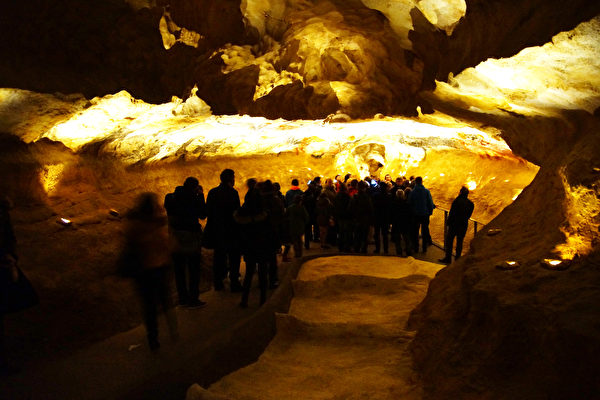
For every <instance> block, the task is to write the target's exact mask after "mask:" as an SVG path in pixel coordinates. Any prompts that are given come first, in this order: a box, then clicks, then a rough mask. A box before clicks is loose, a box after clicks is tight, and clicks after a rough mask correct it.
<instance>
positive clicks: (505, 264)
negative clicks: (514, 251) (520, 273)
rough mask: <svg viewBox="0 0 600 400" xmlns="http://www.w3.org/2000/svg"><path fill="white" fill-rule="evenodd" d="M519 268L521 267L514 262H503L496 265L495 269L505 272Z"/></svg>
mask: <svg viewBox="0 0 600 400" xmlns="http://www.w3.org/2000/svg"><path fill="white" fill-rule="evenodd" d="M520 266H521V263H519V262H518V261H516V260H505V261H502V262H501V263H499V264H496V268H498V269H501V270H505V271H508V270H513V269H517V268H519V267H520Z"/></svg>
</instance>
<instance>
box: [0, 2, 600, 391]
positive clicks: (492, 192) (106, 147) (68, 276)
mask: <svg viewBox="0 0 600 400" xmlns="http://www.w3.org/2000/svg"><path fill="white" fill-rule="evenodd" d="M80 3H81V2H75V1H67V2H60V4H58V5H54V4H53V6H52V7H47V6H46V5H45V2H44V1H42V0H36V1H31V2H22V3H19V4H18V5H17V4H15V5H14V6H11V7H9V8H8V9H7V10H3V11H5V12H3V13H2V15H1V16H0V18H2V21H1V22H2V24H0V27H2V34H3V35H2V36H3V38H5V39H4V40H3V42H2V43H1V44H0V46H1V47H0V50H1V51H2V54H3V55H6V56H5V57H2V59H1V60H0V86H2V87H17V88H21V89H1V90H0V128H1V129H0V131H3V132H4V133H5V134H3V135H1V137H0V139H1V143H0V145H1V146H0V167H1V170H2V178H3V179H1V180H0V190H2V191H5V192H7V193H9V194H10V195H12V196H13V197H14V198H15V199H16V200H17V203H18V204H24V206H20V207H18V208H17V209H16V210H15V221H16V225H17V226H16V228H17V233H18V235H19V237H20V238H21V244H22V245H23V246H25V247H26V248H30V249H40V248H43V249H44V252H43V253H42V252H41V251H29V252H24V253H23V254H22V258H21V260H20V262H21V263H22V264H21V265H22V266H23V268H24V269H25V270H27V271H28V272H30V274H31V276H32V279H33V280H34V283H36V284H37V285H38V287H40V291H41V292H42V294H44V295H49V296H50V297H52V295H54V298H53V301H54V302H55V303H52V302H50V305H51V306H52V305H53V304H56V305H57V306H61V305H63V306H64V304H65V303H73V302H74V300H79V299H81V298H82V297H83V298H84V299H82V300H79V301H80V303H79V302H78V305H79V306H81V309H89V308H91V307H93V306H95V305H97V304H108V305H107V306H106V309H107V312H109V313H110V312H111V307H112V310H113V311H114V310H119V311H118V312H115V313H114V314H113V315H114V316H115V318H114V321H115V325H116V326H117V325H118V326H119V327H120V328H115V329H122V327H123V326H124V325H126V320H127V318H126V317H124V316H123V314H124V313H127V312H133V311H131V310H128V311H123V310H120V309H119V305H120V304H122V303H123V301H122V300H123V299H122V298H115V296H114V294H112V293H111V292H112V291H113V290H112V289H113V288H115V287H116V288H118V289H122V286H119V285H120V284H119V283H118V282H115V279H114V277H112V275H111V274H112V270H111V268H112V264H111V263H112V262H114V258H115V254H116V253H117V251H118V243H117V241H116V240H115V238H116V237H118V235H119V232H120V229H121V228H120V224H119V222H118V221H116V220H111V219H108V217H107V214H108V210H109V209H111V208H116V209H118V210H121V211H122V210H125V209H126V208H127V207H128V206H129V205H130V204H131V201H132V199H133V197H134V196H135V194H137V193H138V192H140V191H145V190H151V191H155V192H158V193H159V194H160V195H162V194H164V193H167V192H168V191H171V190H172V188H173V187H174V186H175V185H176V184H180V183H181V181H182V180H183V179H184V178H185V176H188V175H195V176H198V177H199V178H200V180H201V183H202V184H203V186H204V187H205V188H210V187H212V186H214V185H216V183H217V176H218V173H219V172H220V171H221V170H222V169H223V168H226V167H231V166H233V167H234V168H235V169H236V172H237V178H238V182H243V181H244V180H245V179H247V178H250V177H259V178H271V179H273V180H276V181H280V182H281V183H282V185H283V187H284V189H285V186H286V184H287V183H288V182H289V180H290V179H291V178H292V177H299V178H301V179H302V180H303V182H306V181H307V180H308V179H311V178H312V177H314V176H315V175H323V176H328V177H329V176H331V177H332V176H334V175H335V174H336V173H340V172H352V173H353V174H354V175H356V176H360V177H361V176H363V175H365V174H367V173H369V174H374V175H382V174H385V173H391V174H392V175H400V174H406V175H408V176H410V175H419V174H422V175H426V176H425V183H426V186H428V187H429V188H431V190H432V193H433V196H434V199H435V201H436V204H438V205H439V206H445V207H446V208H447V207H448V206H449V204H450V201H451V200H452V199H453V198H454V196H455V195H456V192H457V190H458V188H459V186H460V185H462V184H469V185H473V186H474V187H475V188H476V189H475V190H473V191H472V194H471V198H472V199H473V200H474V201H475V203H476V208H475V218H477V219H479V220H480V221H482V222H484V223H488V225H487V226H486V229H487V228H500V229H502V233H500V234H498V235H496V236H486V234H485V230H484V231H483V232H481V233H480V234H479V235H478V236H477V237H476V238H475V239H474V241H473V243H472V248H471V252H470V253H469V254H468V255H466V256H465V257H464V258H463V259H462V260H461V261H459V262H456V263H454V264H452V265H450V266H449V267H447V268H445V269H444V270H442V272H440V273H439V274H438V276H437V277H436V278H435V279H434V280H433V281H432V284H431V287H430V289H429V292H428V295H427V296H426V298H425V300H424V302H423V303H422V304H421V305H419V306H418V307H417V309H416V310H415V311H414V312H413V314H412V317H411V319H410V324H409V326H410V329H413V330H416V332H417V333H416V336H415V339H414V341H413V342H411V344H410V349H411V352H412V354H413V356H414V361H415V363H416V364H415V365H416V368H417V370H418V372H419V373H421V374H422V378H423V380H422V383H423V393H424V396H425V397H426V398H427V397H429V398H442V399H445V398H466V399H468V398H473V399H479V398H547V397H549V396H556V397H557V398H596V397H598V392H599V391H600V389H599V388H598V381H597V376H598V375H599V372H598V371H600V366H599V364H598V363H599V361H598V360H600V345H599V343H600V339H599V338H600V332H599V328H598V327H599V326H600V321H599V318H600V317H599V315H598V313H597V312H596V309H597V304H600V289H599V287H600V278H599V275H598V270H597V265H598V263H599V262H600V261H599V259H598V257H599V256H598V254H599V252H598V246H599V244H598V243H600V233H599V230H598V228H599V225H600V217H599V215H600V200H599V198H600V194H599V193H600V192H599V190H600V189H599V179H600V175H599V168H600V158H599V157H600V140H599V136H598V132H599V131H600V126H599V122H598V112H599V111H598V107H599V106H600V90H599V86H600V65H599V64H598V60H599V59H600V58H599V57H598V54H599V53H600V52H599V47H598V43H600V28H599V20H598V17H596V18H593V17H594V16H595V15H597V13H598V12H600V3H598V2H594V1H584V0H581V1H574V2H568V3H567V2H564V1H555V0H552V1H534V0H530V1H524V2H520V3H519V4H515V3H514V2H507V1H491V2H490V1H477V0H471V1H466V2H465V3H464V5H463V3H462V2H459V1H447V2H441V3H440V2H431V1H420V2H413V1H408V0H407V1H398V2H393V3H389V2H380V1H377V0H369V1H367V0H364V1H358V0H357V1H316V2H305V1H302V2H300V1H298V2H296V1H287V2H285V4H284V2H283V1H277V0H270V1H250V0H247V1H242V2H234V1H220V2H217V1H209V0H206V1H202V2H186V1H170V2H166V1H159V2H157V3H160V4H159V5H160V6H162V5H164V4H166V3H170V6H171V7H170V15H171V18H172V22H173V24H174V25H173V24H172V25H171V26H170V27H169V26H167V30H166V31H165V30H164V29H163V32H162V33H163V35H162V36H161V32H160V31H159V26H160V21H161V18H163V17H164V16H165V13H164V11H163V10H162V8H160V7H156V8H154V7H153V8H145V7H143V6H144V4H145V3H144V2H143V1H136V2H135V3H136V4H135V8H136V9H137V11H135V12H134V11H132V10H131V9H129V8H127V7H125V6H124V5H119V4H118V3H117V2H101V3H100V4H91V3H90V4H89V5H88V4H87V3H85V4H84V3H81V4H80ZM146 4H147V5H149V6H154V4H155V3H154V2H147V3H146ZM140 7H141V8H140ZM205 11H206V12H205ZM85 15H94V16H95V17H96V16H97V17H98V18H94V19H93V21H92V22H90V20H92V18H88V19H86V21H88V22H89V24H82V23H81V20H82V18H83V16H85ZM165 18H166V17H165ZM242 18H246V21H245V24H244V23H243V19H242ZM590 18H593V19H591V20H590ZM25 21H27V22H28V23H25ZM585 21H587V22H585ZM577 24H579V25H577ZM163 25H164V24H163ZM167 25H168V24H167ZM184 28H185V29H186V31H184V30H183V29H184ZM167 32H168V34H167ZM185 32H188V33H185ZM559 32H562V33H559ZM194 34H197V35H200V36H201V37H202V38H201V39H197V38H198V37H200V36H194ZM165 35H166V36H167V39H169V40H170V41H167V42H166V43H167V44H168V46H167V47H169V46H170V47H169V50H166V49H165V42H164V40H165ZM169 35H172V37H171V36H169ZM182 35H183V36H182ZM553 35H555V36H554V37H553ZM190 38H192V39H193V38H196V39H194V40H196V41H195V42H194V41H193V40H191V39H190ZM172 39H174V41H173V40H172ZM550 41H551V42H550ZM192 42H193V43H195V44H196V46H193V45H191V43H192ZM535 46H538V47H535ZM489 57H509V58H505V59H500V58H497V59H489V60H488V58H489ZM40 59H41V60H44V61H43V62H40ZM486 60H487V61H486ZM483 61H485V62H483ZM449 73H453V74H454V75H449ZM434 79H437V80H438V81H437V82H436V81H435V80H434ZM195 85H197V88H198V89H197V91H195V90H194V89H193V88H194V86H195ZM434 85H435V86H436V88H435V90H433V87H434ZM123 88H126V89H127V92H126V91H122V89H123ZM22 89H33V90H36V91H41V92H48V93H53V92H56V91H61V92H64V93H79V92H81V93H84V95H73V94H69V95H60V94H56V95H50V94H39V93H35V92H27V91H24V90H22ZM427 89H432V91H427ZM192 92H195V95H193V96H191V97H190V96H189V94H190V93H192ZM129 93H131V95H130V94H129ZM174 95H176V96H178V97H181V98H185V99H187V100H186V101H185V102H184V101H183V100H179V99H175V100H174V101H172V102H169V100H170V99H171V98H172V96H174ZM94 96H98V97H97V98H93V97H94ZM92 98H93V99H92ZM90 99H91V100H90ZM140 99H144V101H142V100H140ZM152 103H155V104H152ZM417 106H420V107H421V108H420V112H419V110H418V109H417ZM433 110H435V112H434V113H430V112H432V111H433ZM338 111H340V113H337V112H338ZM238 113H241V114H248V115H254V116H255V117H248V116H246V115H245V116H241V117H240V116H234V115H235V114H238ZM334 113H335V114H334ZM377 113H381V114H385V115H377V116H376V114H377ZM423 113H424V114H423ZM224 114H229V115H224ZM400 114H402V115H406V116H409V117H398V115H400ZM375 116H376V117H375ZM264 117H267V118H271V119H265V118H264ZM279 117H285V118H286V119H285V120H284V119H276V118H279ZM326 117H327V118H326ZM359 117H361V118H365V119H356V118H359ZM371 117H373V118H371ZM311 119H312V120H311ZM340 120H341V121H350V122H347V123H341V122H339V121H340ZM534 164H535V165H534ZM538 168H539V171H538ZM534 176H535V179H534ZM532 179H533V181H532ZM238 186H239V183H238ZM242 194H243V192H242ZM513 200H514V202H513ZM63 215H64V216H66V217H69V218H71V219H73V221H74V223H73V227H74V228H75V229H74V230H64V229H63V228H62V227H61V226H59V225H57V224H56V222H55V220H56V219H57V218H58V217H60V216H63ZM436 215H437V216H436ZM436 218H437V222H436V221H435V219H436ZM439 218H440V214H439V213H437V212H436V214H434V221H433V222H432V227H433V228H434V230H435V231H437V232H439V230H440V229H439V227H440V222H439ZM438 235H439V233H438ZM436 239H438V240H439V238H436ZM91 247H94V248H95V249H97V251H96V252H95V253H94V254H91V255H90V254H89V249H90V248H91ZM66 253H68V254H69V255H70V256H71V257H67V259H66V260H65V257H64V254H66ZM557 257H558V258H565V259H572V263H571V266H570V268H569V269H568V270H566V271H549V270H547V269H543V268H542V267H541V266H540V264H539V261H540V260H541V259H543V258H557ZM507 259H513V260H517V261H519V263H520V265H521V267H520V268H518V269H516V270H512V271H500V270H498V269H496V268H495V265H496V264H498V263H500V262H503V261H505V260H507ZM82 265H85V266H86V267H87V266H93V267H90V268H83V269H85V272H84V273H83V275H84V276H85V279H82ZM82 281H85V282H88V281H89V282H94V284H93V285H92V288H91V290H90V289H89V288H85V287H82V286H81V282H82ZM65 288H68V289H65ZM86 289H87V293H92V296H91V299H92V300H90V296H87V297H86V296H81V295H80V294H81V293H82V292H86ZM118 291H119V296H121V295H123V296H124V297H126V294H125V291H124V290H118ZM56 293H60V296H57V295H56ZM63 296H64V297H63ZM94 298H95V299H99V300H98V301H96V303H94V301H93V299H94ZM107 298H108V299H109V301H105V299H107ZM354 300H356V302H357V303H360V302H361V301H362V300H361V298H360V296H358V297H355V298H354ZM307 301H308V303H310V300H307ZM336 301H337V300H336V299H335V298H334V299H333V300H332V307H335V304H339V303H336ZM308 303H306V304H308ZM111 304H112V306H111ZM50 308H51V307H50ZM45 310H48V308H46V309H45ZM71 311H73V312H72V313H71V314H68V315H69V316H71V317H72V318H73V320H76V326H77V327H78V328H77V329H74V331H78V330H81V332H82V336H85V335H90V336H93V337H95V338H101V337H102V335H103V334H105V332H106V330H107V328H106V327H102V325H103V324H101V323H97V325H95V324H94V323H93V322H90V321H88V320H87V319H86V318H82V316H81V312H79V310H71ZM296 311H298V313H299V315H302V318H304V319H308V320H310V319H311V318H317V317H319V318H320V317H321V316H320V314H318V313H315V315H314V316H310V315H309V313H306V312H305V311H306V310H304V311H302V310H301V309H299V308H298V309H296ZM40 314H42V313H40ZM37 317H39V318H38V319H37V320H36V321H37V322H36V323H37V325H36V326H35V327H34V328H36V329H38V328H39V330H40V331H44V329H48V328H46V327H47V326H51V324H52V323H53V322H52V319H51V314H50V313H47V315H43V316H40V315H38V316H37ZM44 318H46V319H44ZM348 318H350V317H348ZM124 321H125V322H124ZM338 322H339V321H338ZM375 322H376V323H375ZM375 322H374V324H373V325H377V326H379V325H381V326H386V324H387V322H386V321H379V322H380V323H379V322H377V321H375ZM308 325H310V324H308ZM310 326H312V325H310ZM50 330H51V329H50ZM108 330H110V328H109V329H108ZM315 330H318V329H316V328H315ZM375 330H380V331H385V329H383V328H377V329H375ZM44 332H46V331H44ZM386 332H387V333H386V334H390V332H391V333H394V332H396V331H394V330H393V329H392V330H391V331H386ZM108 333H110V332H108ZM396 333H397V332H396ZM94 335H96V336H94ZM60 336H61V335H60V332H59V331H58V330H56V334H55V336H53V338H52V340H56V341H59V340H60ZM384 336H385V335H384ZM278 340H279V339H278ZM362 340H363V339H362V338H361V339H360V340H358V341H362ZM56 341H53V342H52V343H56ZM405 345H406V344H405V343H402V344H401V346H405ZM332 346H334V345H333V344H332ZM323 351H326V350H325V349H323ZM390 352H393V350H392V349H391V348H390Z"/></svg>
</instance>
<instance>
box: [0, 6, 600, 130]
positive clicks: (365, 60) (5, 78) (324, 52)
mask: <svg viewBox="0 0 600 400" xmlns="http://www.w3.org/2000/svg"><path fill="white" fill-rule="evenodd" d="M254 3H257V2H253V1H244V2H240V1H235V0H227V1H213V0H203V1H197V2H188V1H180V0H161V1H158V2H156V3H154V2H149V3H148V6H153V7H151V8H147V7H143V8H139V9H138V10H133V9H132V8H130V7H129V6H127V5H126V4H125V3H124V2H121V1H117V0H115V1H106V2H101V3H86V2H81V1H77V0H68V1H64V2H60V3H58V4H56V3H53V2H48V1H47V0H33V1H28V2H16V1H11V2H10V3H9V5H8V6H6V7H5V8H4V9H3V13H2V15H1V16H0V18H1V19H0V22H1V23H0V34H2V37H3V41H2V43H0V53H1V54H2V58H1V61H0V87H19V88H26V89H32V90H36V91H42V92H56V91H60V92H63V93H77V92H81V93H83V94H84V95H86V97H93V96H97V95H105V94H108V93H115V92H117V91H119V90H121V89H123V88H125V89H126V90H128V91H129V92H130V93H132V94H133V95H134V96H135V97H138V98H142V99H144V100H146V101H151V102H163V101H167V100H168V99H170V97H171V96H172V95H177V96H179V97H186V96H187V94H189V92H190V90H191V89H192V87H193V86H194V85H197V86H198V87H199V89H200V90H199V96H200V97H201V98H203V99H205V100H206V101H207V102H208V104H209V105H210V106H211V107H212V108H213V110H215V111H216V112H217V113H228V114H235V113H242V114H244V113H247V114H251V115H260V116H266V117H269V118H277V117H285V118H292V119H296V118H323V117H325V116H326V115H328V114H331V113H333V112H335V111H337V110H341V111H343V112H345V113H346V114H348V115H350V116H353V117H371V116H373V115H375V114H376V113H384V114H388V115H392V114H402V115H415V114H416V112H417V111H416V107H417V106H420V107H421V110H422V111H431V108H430V106H429V105H428V103H427V102H426V101H424V100H423V99H422V98H421V96H420V95H419V92H420V91H421V90H423V89H430V88H432V87H433V85H434V79H439V80H442V81H445V80H446V79H447V76H448V73H449V72H453V73H456V72H459V71H461V70H462V69H464V68H466V67H469V66H474V65H476V64H477V63H479V62H480V61H482V60H485V59H486V58H488V57H490V56H510V55H513V54H515V53H516V52H518V51H519V50H521V49H522V48H524V47H526V46H530V45H535V44H539V43H543V42H545V41H548V40H549V39H550V37H551V36H552V35H553V34H555V33H556V32H558V31H561V30H565V29H569V28H572V27H573V26H575V25H576V24H577V23H578V22H581V21H582V20H585V19H588V18H591V17H592V16H594V15H595V14H596V13H598V12H599V11H600V5H598V3H597V2H589V1H584V0H578V1H577V3H573V4H571V3H569V4H567V3H565V2H560V1H557V0H554V1H551V2H543V1H534V0H531V1H527V2H522V3H519V5H518V7H515V5H514V4H512V2H507V1H504V0H496V1H493V2H489V1H486V2H484V1H469V2H466V14H465V16H464V17H463V18H461V19H460V20H458V22H452V23H450V22H448V24H450V25H445V24H446V23H445V22H444V18H445V17H444V16H443V15H442V14H440V15H439V16H437V17H436V15H437V14H436V13H440V12H441V11H440V10H437V9H430V8H431V7H430V5H427V4H428V3H427V4H425V3H422V4H421V3H419V4H418V5H411V4H412V3H411V4H408V3H407V4H405V5H404V6H406V7H405V8H406V9H405V8H402V7H400V8H398V9H390V8H386V7H387V6H385V4H380V2H377V1H365V2H361V1H358V0H357V1H335V0H327V1H326V0H322V1H317V2H314V3H313V2H310V3H309V2H301V1H299V2H286V3H285V4H283V3H282V2H281V1H272V2H270V3H269V4H270V6H272V9H269V10H266V11H265V10H263V12H262V13H261V12H260V10H261V8H260V7H261V6H260V5H257V4H258V3H257V4H254ZM271 3H272V4H271ZM409 3H410V2H409ZM368 6H370V7H372V8H369V7H368ZM404 6H403V7H404ZM411 7H412V8H411ZM419 7H420V8H419ZM456 7H457V9H456V12H458V14H456V13H454V14H456V15H454V14H452V18H453V19H452V18H451V21H454V19H456V18H457V17H458V16H459V15H461V13H462V11H461V10H462V6H461V5H460V4H458V5H456ZM166 8H168V10H169V13H170V16H171V18H172V21H173V22H174V23H175V24H176V25H177V26H179V27H182V28H185V29H187V30H188V32H194V34H198V35H201V37H202V38H201V40H200V41H199V42H198V43H197V46H196V47H192V46H188V45H185V44H183V43H176V44H175V45H174V46H173V47H172V48H170V49H169V50H168V51H167V50H166V49H165V48H164V47H163V45H162V39H161V36H160V33H159V29H158V27H159V22H160V20H161V18H162V17H163V10H164V9H166ZM242 10H243V11H244V12H245V13H246V14H242ZM380 10H382V11H380ZM398 10H400V11H398ZM424 13H425V14H424ZM426 15H427V17H426ZM261 18H262V19H261ZM428 18H429V19H428ZM440 18H441V19H440ZM436 19H440V20H439V21H437V22H436V24H437V25H436V24H433V23H432V22H431V20H434V21H435V20H436ZM449 21H450V20H449ZM402 24H404V25H402ZM400 25H402V27H401V26H400ZM438 25H439V26H438ZM407 32H408V38H406V37H405V36H406V33H407ZM176 33H177V35H181V34H182V33H181V32H176ZM409 39H410V41H408V40H409ZM174 40H175V39H174ZM226 44H231V45H234V46H248V49H249V51H248V55H247V56H245V58H244V60H242V62H241V63H239V65H238V66H236V67H235V68H229V70H228V67H227V65H226V64H227V62H224V61H223V60H222V58H223V54H227V47H226V46H225V45H226ZM224 46H225V47H224ZM216 50H219V51H220V52H217V53H215V51H216ZM221 52H223V53H221ZM257 67H258V68H257ZM257 71H258V72H257ZM290 77H293V78H291V79H290ZM257 94H258V97H259V98H257Z"/></svg>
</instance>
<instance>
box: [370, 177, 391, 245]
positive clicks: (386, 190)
mask: <svg viewBox="0 0 600 400" xmlns="http://www.w3.org/2000/svg"><path fill="white" fill-rule="evenodd" d="M386 177H389V175H386ZM391 189H392V185H391V184H389V183H387V182H385V181H384V182H381V184H380V186H379V191H377V192H376V193H375V194H373V197H372V200H373V209H374V214H375V218H374V224H373V237H374V239H375V253H377V254H379V252H380V251H381V241H382V240H383V252H384V254H388V252H389V232H390V224H391V222H392V201H393V197H392V194H391Z"/></svg>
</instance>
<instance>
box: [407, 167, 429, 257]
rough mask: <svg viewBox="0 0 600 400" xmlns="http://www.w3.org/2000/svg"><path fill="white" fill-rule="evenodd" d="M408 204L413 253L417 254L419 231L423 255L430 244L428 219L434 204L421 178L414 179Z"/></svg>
mask: <svg viewBox="0 0 600 400" xmlns="http://www.w3.org/2000/svg"><path fill="white" fill-rule="evenodd" d="M408 204H409V205H410V209H411V211H412V214H413V221H414V225H413V235H412V236H413V240H412V243H413V246H414V252H415V253H418V252H419V230H420V231H421V239H422V249H423V253H425V252H426V251H427V246H429V245H430V244H432V241H431V235H430V234H429V217H430V216H431V214H433V209H434V208H435V204H433V199H432V198H431V193H430V192H429V190H428V189H426V188H425V186H423V178H422V177H420V176H417V177H416V178H415V187H414V189H413V190H412V191H411V192H410V195H409V196H408Z"/></svg>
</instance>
